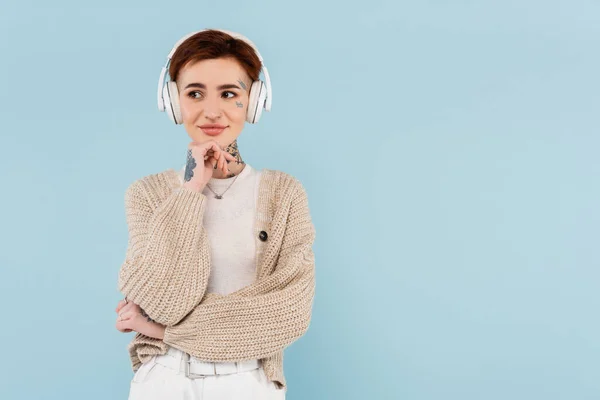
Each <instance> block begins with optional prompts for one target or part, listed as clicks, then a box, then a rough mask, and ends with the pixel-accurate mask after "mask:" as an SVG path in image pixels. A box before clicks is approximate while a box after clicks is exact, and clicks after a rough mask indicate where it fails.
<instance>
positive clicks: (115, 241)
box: [0, 0, 600, 400]
mask: <svg viewBox="0 0 600 400" xmlns="http://www.w3.org/2000/svg"><path fill="white" fill-rule="evenodd" d="M204 28H222V29H228V30H232V31H236V32H240V33H242V34H244V35H246V36H247V37H249V38H250V39H251V40H253V41H254V43H256V45H257V46H258V48H259V50H260V52H261V53H262V55H263V57H264V60H265V63H266V65H267V67H268V68H269V72H270V74H271V78H272V84H273V108H272V111H271V112H269V113H267V112H265V113H263V116H262V119H261V121H260V122H259V124H257V125H248V124H247V125H246V127H245V129H244V131H243V132H242V134H241V136H240V138H239V141H238V142H239V148H240V152H241V154H242V156H243V158H244V159H245V160H246V161H247V162H248V163H250V164H252V165H253V166H254V167H256V168H270V169H280V170H283V171H286V172H288V173H290V174H292V175H294V176H296V177H297V178H298V179H300V180H301V181H302V182H303V184H304V185H305V187H306V189H307V192H308V196H309V203H310V207H311V214H312V217H313V220H314V223H315V227H316V230H317V239H316V242H315V254H316V262H317V264H316V266H317V293H316V298H315V305H314V310H313V318H312V322H311V327H310V329H309V331H308V332H307V334H306V335H305V336H303V337H302V338H301V339H299V340H298V341H297V342H295V343H294V344H292V345H291V346H290V347H289V348H287V349H286V352H285V373H286V378H287V380H288V393H287V399H288V400H299V399H344V400H346V399H348V400H350V399H414V400H438V399H448V400H449V399H460V400H466V399H473V400H479V399H483V400H495V399H502V400H505V399H544V400H549V399H568V400H573V399H577V400H584V399H598V398H600V379H599V378H600V322H599V321H598V309H599V307H600V292H599V290H598V284H599V281H600V272H599V267H600V255H599V241H600V236H599V234H600V229H599V224H600V211H599V208H600V201H599V197H600V180H599V175H600V160H599V156H598V150H599V146H600V129H599V128H600V120H599V115H600V113H599V107H600V95H599V92H600V78H599V77H598V71H599V70H600V56H599V52H598V43H599V39H600V4H599V3H598V2H595V1H591V0H588V1H582V0H581V1H580V0H577V1H562V2H558V1H516V0H509V1H506V0H504V1H496V2H492V1H478V2H475V1H454V2H449V1H448V2H444V1H419V2H417V1H414V2H406V1H398V0H395V1H391V0H389V1H377V0H375V1H369V2H343V1H331V2H324V1H313V0H306V1H303V2H293V3H292V2H284V1H278V2H276V1H263V2H241V1H233V2H223V1H213V2H199V1H178V2H173V3H166V2H158V1H148V0H146V1H130V2H123V1H113V0H106V1H103V2H93V3H92V2H89V3H88V4H84V3H82V2H75V1H71V2H68V1H59V2H42V1H35V2H34V1H27V0H23V1H19V2H17V1H9V2H6V1H5V2H3V3H2V5H0V51H1V53H2V56H1V57H2V58H1V59H2V62H1V63H0V73H2V76H3V84H2V90H1V91H0V135H1V146H0V151H1V153H0V156H1V157H0V167H1V168H0V171H1V172H0V174H1V175H0V177H1V181H2V184H3V187H2V196H0V198H1V200H0V210H1V213H2V214H1V222H0V242H1V243H2V244H1V249H0V268H1V275H0V304H1V305H2V316H1V322H0V324H1V325H0V327H1V329H0V340H1V342H2V349H3V350H2V358H1V360H0V398H1V399H3V400H4V399H6V400H12V399H61V400H65V399H88V400H92V399H126V397H127V394H128V389H129V381H130V379H131V377H132V371H131V369H130V363H129V358H128V355H127V350H126V348H127V344H128V343H129V341H130V340H131V338H132V335H133V334H132V333H129V334H123V333H120V332H118V331H117V330H116V329H115V321H116V314H115V312H114V308H115V307H116V305H117V302H118V301H119V300H120V299H121V298H122V296H121V294H120V293H119V292H118V290H117V273H118V270H119V268H120V264H121V262H122V261H123V259H124V255H125V249H126V244H127V226H126V222H125V214H124V193H125V189H126V188H127V186H128V185H129V184H130V183H131V182H133V181H134V180H136V179H138V178H140V177H142V176H144V175H147V174H150V173H156V172H160V171H162V170H164V169H167V168H172V167H179V166H181V165H183V163H184V162H185V150H186V148H187V143H188V142H189V138H188V136H187V135H186V133H185V131H184V128H183V127H182V126H175V125H174V124H172V123H171V121H169V120H168V118H167V116H166V115H165V114H163V113H160V112H158V110H157V107H156V86H157V80H158V75H159V72H160V68H161V67H162V65H163V64H164V61H165V59H166V56H167V54H168V52H169V50H171V47H172V46H173V44H174V43H175V42H176V41H177V40H178V39H179V38H181V37H182V36H184V35H186V34H187V33H189V32H192V31H196V30H199V29H204Z"/></svg>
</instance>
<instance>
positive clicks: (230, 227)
mask: <svg viewBox="0 0 600 400" xmlns="http://www.w3.org/2000/svg"><path fill="white" fill-rule="evenodd" d="M184 173H185V165H184V166H183V168H181V170H180V171H179V176H180V178H181V181H182V182H183V177H184ZM261 173H262V171H258V170H256V169H254V168H252V167H251V166H250V165H249V164H245V166H244V169H242V171H241V172H240V173H239V174H238V175H237V177H236V176H234V177H232V178H225V179H216V178H211V179H210V180H209V181H208V184H207V186H210V187H211V188H212V189H213V190H214V191H215V192H217V193H218V194H223V192H225V193H224V194H223V198H222V199H217V198H215V194H214V193H213V192H212V191H211V190H210V189H209V188H208V187H205V188H204V189H203V191H202V194H204V195H205V196H206V197H207V199H208V202H207V204H206V209H205V211H204V219H203V226H204V229H206V233H207V235H208V239H209V243H210V251H211V270H210V275H209V278H208V287H207V289H206V290H207V292H208V293H219V294H222V295H227V294H229V293H232V292H235V291H236V290H239V289H241V288H243V287H245V286H248V285H250V284H251V283H253V282H254V279H255V273H256V239H255V237H254V236H255V235H254V213H255V211H256V201H257V198H258V184H259V182H260V176H261ZM234 180H235V182H234ZM232 182H233V184H232ZM230 184H231V186H229V185H230ZM228 187H229V189H227V188H228ZM225 190H227V191H225Z"/></svg>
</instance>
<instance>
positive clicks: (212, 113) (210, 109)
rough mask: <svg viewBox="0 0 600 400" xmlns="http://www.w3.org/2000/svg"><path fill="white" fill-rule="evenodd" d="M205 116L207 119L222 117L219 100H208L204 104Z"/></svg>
mask: <svg viewBox="0 0 600 400" xmlns="http://www.w3.org/2000/svg"><path fill="white" fill-rule="evenodd" d="M204 114H205V115H206V117H207V118H218V117H220V116H221V105H220V104H219V100H217V99H207V101H205V102H204Z"/></svg>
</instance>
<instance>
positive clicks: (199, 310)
mask: <svg viewBox="0 0 600 400" xmlns="http://www.w3.org/2000/svg"><path fill="white" fill-rule="evenodd" d="M295 192H296V193H295V195H294V197H293V199H292V200H291V206H290V209H289V215H288V216H287V222H286V218H285V216H284V218H283V221H284V223H285V224H286V226H285V230H284V236H283V239H282V242H281V248H280V253H279V257H278V260H277V263H276V266H275V269H274V272H273V273H271V274H270V275H268V276H266V277H264V278H261V279H259V280H256V281H255V282H254V283H253V284H251V285H248V286H246V287H244V288H242V289H240V290H238V291H236V292H234V293H231V294H229V295H226V296H213V297H210V296H209V297H207V299H206V300H205V301H203V302H202V303H200V304H199V305H198V306H196V307H195V308H194V310H193V311H192V312H191V313H190V314H189V315H188V316H186V317H185V318H184V319H183V320H182V321H181V322H180V323H178V324H176V325H174V326H167V327H166V328H165V333H164V338H163V341H164V342H165V343H167V344H168V345H170V346H173V347H175V348H179V349H181V350H184V351H186V352H188V353H190V354H192V355H194V356H196V357H198V358H201V359H203V360H207V361H239V360H244V359H256V358H265V357H268V356H270V355H272V354H275V353H277V352H278V351H281V350H283V349H284V348H285V347H287V346H288V345H290V344H291V343H292V342H294V341H295V340H296V339H298V338H299V337H301V336H302V335H303V334H304V333H305V332H306V331H307V329H308V327H309V324H310V319H311V311H312V304H313V298H314V293H315V260H314V253H313V249H312V245H313V242H314V239H315V230H314V226H313V223H312V221H311V217H310V213H309V209H308V200H307V197H306V192H305V190H304V188H303V187H302V185H301V184H300V185H299V190H296V191H295ZM273 229H275V228H273Z"/></svg>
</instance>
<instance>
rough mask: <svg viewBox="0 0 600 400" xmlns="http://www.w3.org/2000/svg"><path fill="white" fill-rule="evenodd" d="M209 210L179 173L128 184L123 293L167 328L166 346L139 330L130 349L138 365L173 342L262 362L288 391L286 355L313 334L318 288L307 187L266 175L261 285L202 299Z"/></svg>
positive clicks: (217, 356) (260, 217)
mask: <svg viewBox="0 0 600 400" xmlns="http://www.w3.org/2000/svg"><path fill="white" fill-rule="evenodd" d="M206 204H207V199H206V197H205V195H204V194H202V193H199V192H194V191H192V190H189V189H186V188H184V187H183V186H182V181H181V179H180V177H179V175H178V173H177V171H176V170H174V169H168V170H166V171H163V172H160V173H157V174H152V175H148V176H145V177H143V178H141V179H139V180H136V181H135V182H133V183H132V184H131V185H130V186H129V187H128V188H127V191H126V193H125V213H126V220H127V225H128V230H129V240H128V246H127V251H126V255H125V261H124V262H123V264H122V265H121V269H120V271H119V277H118V289H119V291H120V292H121V293H123V295H125V296H127V299H128V300H131V301H133V302H134V303H136V304H138V305H139V306H140V308H142V309H143V310H144V311H145V312H146V314H148V316H149V317H150V318H152V319H153V320H154V321H156V322H158V323H160V324H163V325H165V326H166V330H165V336H164V339H163V340H160V339H155V338H150V337H148V336H145V335H142V334H140V333H136V335H135V337H134V338H133V340H132V341H131V343H130V344H129V346H128V350H129V356H130V359H131V363H132V368H133V370H134V371H137V369H138V368H139V367H140V365H141V363H143V362H146V361H148V360H149V359H150V358H151V357H152V356H153V355H156V354H165V353H166V352H167V350H168V346H172V347H175V348H177V349H180V350H183V351H185V352H187V353H189V354H191V355H193V356H195V357H198V358H200V359H202V360H205V361H224V362H230V361H241V360H248V359H261V361H262V365H263V367H264V370H265V374H266V376H267V377H268V379H269V380H271V381H274V383H275V384H276V386H278V387H279V388H286V387H287V385H286V380H285V376H284V373H283V350H284V348H285V347H287V346H289V345H290V344H291V343H292V342H294V341H295V340H296V339H298V338H299V337H301V336H302V335H303V334H304V333H305V332H306V331H307V329H308V327H309V323H310V318H311V312H312V305H313V299H314V292H315V263H314V253H313V249H312V245H313V242H314V239H315V229H314V226H313V223H312V221H311V216H310V212H309V208H308V199H307V195H306V191H305V189H304V187H303V185H302V184H301V183H300V181H299V180H298V179H296V178H294V177H293V176H291V175H289V174H286V173H284V172H282V171H276V170H268V169H263V173H262V177H261V181H260V183H259V190H258V199H257V204H256V218H255V226H254V234H255V238H256V256H257V257H256V260H257V271H256V279H255V282H254V283H253V284H251V285H249V286H246V287H244V288H242V289H240V290H238V291H236V292H234V293H231V294H229V295H227V296H222V295H219V294H216V293H206V287H207V283H208V276H209V274H210V265H211V264H210V252H209V242H208V238H207V234H206V232H205V230H204V229H203V226H202V220H203V215H204V210H205V207H206ZM263 231H264V232H263ZM265 233H266V235H265ZM167 345H168V346H167Z"/></svg>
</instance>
